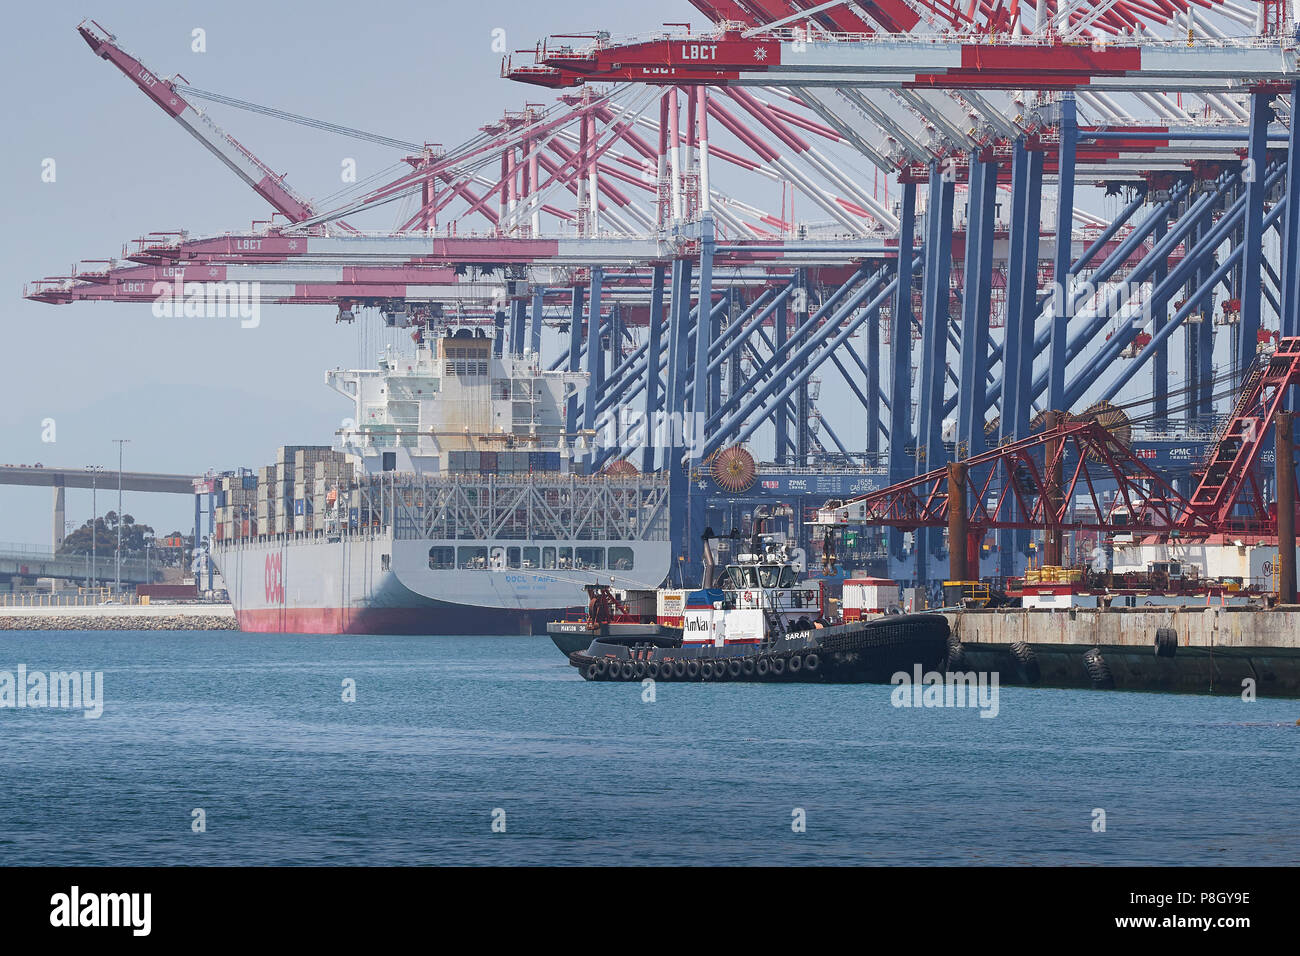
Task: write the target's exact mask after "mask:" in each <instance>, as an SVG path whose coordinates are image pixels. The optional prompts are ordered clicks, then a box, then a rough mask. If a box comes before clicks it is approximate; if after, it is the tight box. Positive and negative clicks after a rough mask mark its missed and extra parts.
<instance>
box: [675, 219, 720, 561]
mask: <svg viewBox="0 0 1300 956" xmlns="http://www.w3.org/2000/svg"><path fill="white" fill-rule="evenodd" d="M713 245H714V232H713V217H712V216H710V215H708V214H707V213H705V214H704V215H703V216H701V217H700V279H699V291H698V293H697V298H696V307H695V316H696V318H695V368H694V376H695V382H694V386H693V388H692V390H691V413H692V414H691V417H690V419H689V425H688V424H687V420H686V419H685V418H684V417H683V422H682V431H683V438H684V439H686V440H687V441H689V443H690V445H689V447H688V448H687V449H686V451H687V454H688V456H689V458H688V460H689V462H690V467H689V472H690V474H688V475H687V480H688V482H689V481H690V477H691V475H692V474H694V473H695V472H696V471H698V470H699V469H700V468H701V467H702V462H703V452H704V440H705V434H704V423H705V422H706V421H707V420H708V417H709V378H710V376H709V346H711V345H712V344H713V338H714V336H713V319H712V316H711V313H712V312H713ZM713 374H714V377H716V376H717V375H718V373H717V372H714V373H713ZM687 496H688V497H687V504H688V506H689V509H688V514H687V520H686V545H687V549H686V564H687V569H686V570H687V574H688V576H689V579H691V580H695V579H697V578H698V576H699V573H700V567H701V564H702V561H703V556H702V553H701V549H702V547H703V545H702V543H701V541H700V534H701V532H703V531H704V528H705V525H706V523H707V522H706V517H707V516H706V514H705V508H706V505H707V499H706V498H705V495H704V492H703V491H702V490H700V489H697V488H695V487H694V484H693V483H690V484H688V485H687Z"/></svg>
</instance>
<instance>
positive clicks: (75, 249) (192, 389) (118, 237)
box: [0, 0, 701, 544]
mask: <svg viewBox="0 0 1300 956" xmlns="http://www.w3.org/2000/svg"><path fill="white" fill-rule="evenodd" d="M87 15H89V16H91V17H93V18H94V19H95V20H97V21H98V22H99V23H100V24H102V25H103V26H104V27H105V28H106V29H108V30H109V31H111V32H113V33H114V34H116V36H117V39H118V43H119V44H120V45H121V46H122V47H123V49H125V50H126V51H127V52H129V53H131V54H132V55H134V56H136V57H137V58H139V59H140V60H141V61H142V62H143V63H145V64H146V65H147V66H149V67H151V68H152V69H154V70H155V71H157V72H158V73H160V74H162V75H164V76H166V75H170V74H172V73H180V74H182V75H183V76H184V77H185V78H186V79H187V80H188V81H189V82H190V84H192V85H193V86H195V87H198V88H200V89H206V90H213V91H216V92H220V93H223V94H227V95H230V96H234V97H238V98H240V99H244V100H250V101H252V102H255V103H261V104H266V105H269V106H274V107H277V108H280V109H284V110H288V111H291V112H295V113H301V114H305V115H308V116H312V117H319V118H323V119H328V120H330V121H332V122H336V123H340V124H343V125H347V126H354V127H360V128H362V129H366V130H370V131H374V132H380V133H384V134H386V135H389V136H393V137H396V138H398V139H404V140H410V141H414V142H421V141H430V142H442V143H445V144H448V145H451V144H455V143H457V142H460V141H463V140H464V139H467V138H469V137H470V136H471V135H473V134H474V133H475V132H477V129H478V127H479V126H480V125H482V124H484V123H486V122H489V121H490V120H492V119H493V118H495V117H498V116H499V115H500V113H501V111H502V110H503V109H507V108H511V109H517V108H519V107H520V106H522V105H523V104H524V103H525V102H528V101H533V102H536V101H549V99H550V95H549V94H548V93H547V92H546V91H543V90H540V89H537V88H534V87H528V86H524V85H522V84H518V83H512V82H510V81H507V80H503V79H501V78H500V75H499V74H500V59H501V57H500V54H498V53H494V52H493V51H492V31H493V30H494V29H496V28H501V29H504V30H505V31H506V40H507V44H508V46H509V48H510V49H519V48H524V47H528V48H531V47H532V46H533V44H534V43H535V42H536V41H537V40H538V39H539V38H541V37H543V36H545V35H547V34H552V33H565V32H579V31H590V30H593V29H597V28H604V29H610V30H612V31H613V32H615V33H630V32H639V31H644V30H648V29H652V28H654V27H657V26H658V25H659V24H660V23H661V22H662V21H663V20H665V19H668V20H687V19H694V20H695V22H697V23H699V22H701V18H700V17H699V15H698V14H695V11H694V9H693V8H692V7H691V6H690V5H689V4H688V3H686V2H685V0H680V2H678V0H672V2H667V3H660V4H657V5H655V6H654V7H648V6H639V5H638V6H636V7H629V6H625V5H621V4H612V3H599V2H582V0H553V2H549V3H546V4H539V3H525V2H520V0H492V2H481V3H475V4H466V3H414V2H407V3H396V2H385V0H372V2H367V3H364V4H354V3H344V2H331V0H324V2H315V3H265V2H262V3H253V2H246V0H228V2H223V3H220V4H191V3H183V2H177V0H170V2H166V3H162V2H133V3H130V4H103V3H101V4H90V5H87V4H85V3H77V4H71V3H65V2H59V0H50V2H42V3H27V4H19V5H16V6H14V7H13V8H10V9H9V10H8V12H7V14H6V30H5V40H4V46H5V55H4V57H3V58H0V70H3V71H4V88H5V89H6V90H7V91H8V100H9V107H8V109H7V110H6V113H7V123H6V125H7V127H8V130H9V133H8V136H7V137H6V139H7V143H6V147H5V149H4V150H3V151H0V182H3V183H4V187H3V188H4V207H3V208H4V230H3V232H2V233H0V269H2V270H3V277H2V279H0V288H3V289H4V290H5V300H4V301H5V310H4V329H3V338H0V342H2V343H3V344H2V345H0V382H3V388H4V397H5V400H4V401H3V403H0V463H10V462H12V463H15V464H17V463H19V462H25V463H34V462H37V461H40V462H43V463H44V464H46V465H63V466H82V465H85V464H88V463H101V464H104V465H105V466H107V467H110V468H116V466H117V447H116V446H115V445H114V444H113V443H112V439H114V438H129V439H131V443H130V444H129V445H127V446H126V462H127V467H128V468H136V469H141V470H155V471H175V472H202V471H204V470H206V469H208V468H212V467H216V468H229V467H233V466H237V465H248V466H257V465H260V464H265V463H266V462H268V461H271V460H273V459H274V452H275V448H276V446H278V445H281V444H302V443H309V442H320V443H325V442H328V441H329V440H330V438H331V435H332V432H333V430H334V429H335V428H336V427H337V425H338V422H339V420H340V419H342V418H343V417H345V416H346V415H347V414H348V413H349V408H350V405H349V403H347V402H345V401H344V400H343V399H341V398H340V397H339V396H337V395H336V394H335V393H333V392H332V391H330V390H329V389H327V388H326V386H325V385H324V371H325V369H327V368H332V367H335V366H338V365H349V366H354V367H355V365H356V364H357V362H358V355H359V346H360V343H359V341H358V338H359V334H360V333H359V329H358V328H357V327H349V326H346V325H335V323H334V311H335V310H334V309H333V308H332V307H327V306H299V307H290V306H281V307H267V308H265V309H263V314H262V323H261V326H260V327H259V328H257V329H241V328H240V327H239V323H238V322H237V321H233V320H222V319H172V320H168V319H157V318H154V317H153V315H152V314H151V310H150V308H149V306H147V305H126V304H123V305H113V304H88V303H83V304H74V305H66V306H48V305H41V304H37V303H32V302H27V301H25V300H23V299H22V298H21V295H22V289H23V283H24V282H28V281H30V280H33V279H37V278H40V277H43V276H49V275H60V274H66V273H67V272H68V270H69V269H70V268H71V266H72V264H73V263H74V262H76V261H78V260H80V259H96V258H107V257H109V256H114V255H119V254H120V253H121V249H122V247H123V245H124V244H125V243H127V242H129V241H130V240H132V239H134V238H136V237H138V236H143V235H145V234H146V233H149V232H153V231H163V230H174V229H181V228H184V229H188V230H189V231H190V232H191V233H198V234H203V233H211V232H219V231H225V230H241V229H247V228H248V226H249V224H250V222H251V221H252V220H253V219H265V218H266V217H267V214H268V213H269V211H270V210H269V207H268V206H267V205H266V203H265V202H264V201H263V200H262V199H261V198H260V197H258V196H257V195H256V194H255V193H254V192H253V191H252V190H251V189H249V188H248V187H246V186H245V185H244V184H243V183H242V182H241V181H239V180H238V179H236V178H235V176H234V175H233V174H232V173H230V172H229V171H228V170H227V169H226V168H225V167H224V166H222V165H221V164H220V163H219V162H218V161H217V160H216V159H215V157H213V156H211V155H210V154H209V153H208V152H207V150H206V149H204V148H203V147H202V146H201V145H200V144H199V143H198V142H197V141H195V140H194V139H192V138H191V137H190V136H189V135H188V134H187V133H186V132H185V131H184V130H183V129H182V128H181V127H180V126H179V125H178V124H176V123H175V122H173V121H172V120H170V119H169V118H168V117H167V116H166V115H165V114H164V113H163V112H162V110H160V109H159V108H158V107H157V106H156V105H154V104H153V103H152V102H150V101H149V100H148V99H146V98H145V96H144V95H143V94H142V93H141V92H140V91H139V90H138V89H137V88H136V87H135V86H134V85H133V84H132V83H130V82H129V81H128V80H127V79H126V78H125V77H124V76H122V74H121V73H119V72H118V71H117V70H116V69H115V68H114V67H112V66H111V65H110V64H108V63H107V62H105V61H103V60H100V59H98V58H97V57H95V56H94V55H93V54H92V53H91V51H90V49H89V47H87V46H86V44H85V43H84V42H83V41H82V39H81V37H80V36H79V35H78V34H77V31H76V27H77V24H78V23H79V22H80V21H81V19H82V17H84V16H87ZM196 27H201V28H203V29H204V30H205V31H206V41H207V51H206V52H205V53H195V52H192V50H191V34H192V31H193V30H194V29H195V28H196ZM200 105H204V104H202V103H200ZM209 115H211V116H212V117H213V119H214V120H215V121H216V122H217V123H218V124H220V125H222V126H223V127H224V128H225V129H226V130H227V131H229V132H230V133H231V134H232V135H234V136H235V137H236V138H237V139H239V140H240V141H241V142H243V143H244V144H245V145H247V146H248V147H249V148H251V149H252V150H253V152H254V153H256V154H257V155H258V156H260V157H261V158H262V159H263V160H264V161H266V162H267V163H268V165H270V166H271V167H272V168H273V169H275V170H277V171H288V172H289V173H290V177H289V182H290V183H291V184H292V185H293V186H294V187H295V188H296V189H297V190H298V191H299V192H301V193H303V194H305V195H308V196H323V195H328V194H330V193H333V192H335V191H336V190H338V189H339V188H341V185H342V184H341V183H340V180H339V170H340V163H341V161H342V159H343V158H345V157H353V158H355V159H356V160H357V162H358V176H359V177H360V178H365V177H366V176H368V175H370V174H372V173H375V172H377V171H379V170H380V169H382V168H383V167H386V166H388V165H390V164H392V163H393V162H394V161H395V160H396V159H398V158H400V156H399V155H398V154H396V153H394V152H393V151H392V150H387V149H384V148H382V147H378V146H371V145H369V144H367V143H363V142H359V141H357V140H352V139H346V138H341V137H338V136H332V135H329V134H326V133H322V132H318V131H316V130H311V129H307V128H305V127H302V126H298V125H294V124H289V123H285V122H282V121H278V120H274V119H270V118H266V117H262V116H258V115H256V114H253V113H249V112H246V111H242V110H235V109H230V108H228V107H222V106H216V105H213V106H211V108H210V109H209ZM46 158H52V159H54V160H55V163H56V167H55V169H56V176H57V179H56V181H55V182H54V183H43V182H42V181H41V168H42V161H43V160H45V159H46ZM367 364H370V363H369V362H367ZM45 418H53V419H54V420H55V423H56V433H55V437H56V441H55V442H54V443H53V444H46V443H43V442H42V441H41V421H42V420H43V419H45ZM50 494H51V493H50V491H49V490H48V489H15V488H0V541H21V542H29V543H36V544H48V542H49V540H50ZM108 497H109V498H110V499H113V498H115V495H114V494H110V495H109V496H108ZM115 503H116V502H115V500H113V501H110V502H109V503H108V504H106V502H105V496H104V495H102V494H101V495H100V498H99V505H100V510H101V513H102V511H103V510H104V509H105V508H106V507H110V506H115ZM126 510H127V511H128V512H129V513H132V514H134V515H135V516H136V517H137V518H138V519H140V520H146V521H149V522H150V523H152V524H154V525H155V527H156V528H157V529H158V530H159V531H160V532H163V531H169V530H172V528H173V527H180V528H182V529H183V528H186V527H188V526H190V525H192V524H193V505H192V502H191V501H190V500H189V499H184V498H180V497H176V498H171V497H165V496H146V495H140V496H135V495H131V494H128V495H126ZM89 516H90V496H89V493H88V492H86V493H82V492H77V491H70V492H68V518H69V519H73V520H76V521H77V522H78V523H80V522H81V521H83V520H85V519H86V518H88V517H89Z"/></svg>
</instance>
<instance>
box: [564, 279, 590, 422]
mask: <svg viewBox="0 0 1300 956" xmlns="http://www.w3.org/2000/svg"><path fill="white" fill-rule="evenodd" d="M597 321H599V316H598V317H597ZM581 369H582V286H580V285H575V286H574V287H573V305H572V307H571V309H570V310H569V371H570V372H578V371H581ZM564 430H565V431H566V432H567V433H568V440H569V442H573V440H574V436H575V435H576V434H577V431H578V393H577V391H576V390H575V391H574V393H573V394H572V395H570V396H569V406H568V408H567V409H566V410H565V415H564Z"/></svg>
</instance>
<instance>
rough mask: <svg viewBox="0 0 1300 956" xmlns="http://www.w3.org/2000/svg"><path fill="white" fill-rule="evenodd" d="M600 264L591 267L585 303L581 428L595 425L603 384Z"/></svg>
mask: <svg viewBox="0 0 1300 956" xmlns="http://www.w3.org/2000/svg"><path fill="white" fill-rule="evenodd" d="M602 278H603V275H602V272H601V268H600V266H592V267H591V301H590V302H589V303H588V304H587V397H586V399H585V400H584V401H583V403H582V428H583V430H584V431H590V430H591V429H593V428H595V427H596V400H597V399H598V398H599V396H600V390H601V387H602V386H603V385H604V384H605V350H604V349H602V348H601V347H600V287H601V279H602Z"/></svg>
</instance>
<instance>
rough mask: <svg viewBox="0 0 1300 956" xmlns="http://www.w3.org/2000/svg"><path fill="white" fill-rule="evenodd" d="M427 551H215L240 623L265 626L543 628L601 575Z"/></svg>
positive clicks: (400, 544)
mask: <svg viewBox="0 0 1300 956" xmlns="http://www.w3.org/2000/svg"><path fill="white" fill-rule="evenodd" d="M428 550H429V546H428V542H423V541H418V540H415V541H408V540H394V539H392V538H391V537H386V536H374V537H365V538H357V539H350V538H346V537H345V538H343V539H342V540H339V539H335V540H329V539H327V538H325V537H324V536H317V537H309V538H305V539H299V540H293V539H289V540H286V539H268V540H265V541H248V542H239V543H236V544H233V545H225V546H218V547H217V548H215V549H214V551H213V560H214V562H215V563H216V565H217V567H218V568H219V570H220V571H221V575H222V578H223V580H224V581H225V583H226V590H227V593H228V594H229V595H230V601H231V604H232V605H233V606H234V609H235V617H236V619H237V620H238V622H239V626H240V629H241V630H244V631H248V632H251V633H261V634H283V633H288V634H423V635H494V634H495V635H519V634H529V635H531V634H536V635H543V634H546V632H547V624H548V623H549V622H550V621H554V620H555V619H556V618H563V617H564V616H565V615H566V613H567V612H568V611H569V610H570V609H572V608H575V607H580V606H585V603H586V594H585V592H584V591H583V590H582V585H583V584H584V583H588V582H590V581H594V580H596V576H595V575H594V574H589V575H583V576H581V577H579V576H577V575H575V574H573V573H572V572H570V573H567V574H564V573H547V572H544V571H525V570H506V571H501V572H498V571H490V570H470V569H447V570H435V569H432V568H430V567H429V561H428V557H427V554H428ZM646 563H647V564H649V563H650V562H649V561H647V562H646ZM664 563H666V561H665V562H664ZM605 573H608V572H605ZM649 573H650V574H651V575H657V574H658V573H659V572H658V571H657V570H655V571H650V572H649ZM655 583H658V582H657V581H655Z"/></svg>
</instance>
